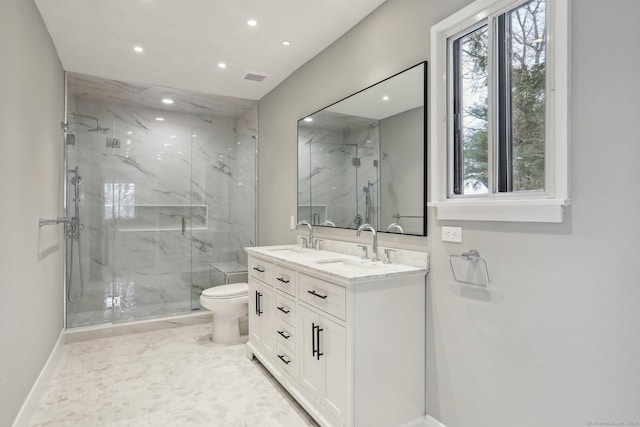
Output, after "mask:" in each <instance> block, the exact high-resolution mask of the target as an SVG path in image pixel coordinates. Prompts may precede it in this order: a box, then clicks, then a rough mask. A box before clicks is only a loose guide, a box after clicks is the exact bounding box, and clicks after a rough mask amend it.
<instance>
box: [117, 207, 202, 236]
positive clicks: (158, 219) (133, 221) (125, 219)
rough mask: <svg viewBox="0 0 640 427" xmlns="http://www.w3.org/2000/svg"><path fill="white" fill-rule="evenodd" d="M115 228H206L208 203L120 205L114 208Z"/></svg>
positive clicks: (176, 229) (127, 229)
mask: <svg viewBox="0 0 640 427" xmlns="http://www.w3.org/2000/svg"><path fill="white" fill-rule="evenodd" d="M115 217H116V229H117V230H118V231H122V232H137V231H183V221H184V222H185V226H184V228H185V229H186V230H206V229H207V228H208V226H209V205H160V204H157V205H156V204H140V205H135V204H133V205H121V206H119V207H118V208H116V213H115Z"/></svg>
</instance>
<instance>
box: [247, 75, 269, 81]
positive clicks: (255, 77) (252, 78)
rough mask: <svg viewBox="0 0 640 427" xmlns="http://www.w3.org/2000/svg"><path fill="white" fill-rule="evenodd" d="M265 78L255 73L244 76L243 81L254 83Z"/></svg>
mask: <svg viewBox="0 0 640 427" xmlns="http://www.w3.org/2000/svg"><path fill="white" fill-rule="evenodd" d="M266 77H267V76H263V75H262V74H256V73H247V75H246V76H244V79H245V80H251V81H254V82H261V81H263V80H264V79H265V78H266Z"/></svg>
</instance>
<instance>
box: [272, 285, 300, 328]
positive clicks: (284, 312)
mask: <svg viewBox="0 0 640 427" xmlns="http://www.w3.org/2000/svg"><path fill="white" fill-rule="evenodd" d="M276 317H277V318H278V319H281V320H284V321H285V322H287V323H288V324H290V325H291V326H295V325H296V303H295V301H293V300H291V299H289V298H287V297H285V296H284V295H281V294H279V293H276Z"/></svg>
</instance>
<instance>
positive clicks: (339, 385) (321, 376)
mask: <svg viewBox="0 0 640 427" xmlns="http://www.w3.org/2000/svg"><path fill="white" fill-rule="evenodd" d="M299 313H300V317H299V318H300V322H299V330H298V336H299V337H300V339H301V341H302V344H301V346H300V349H301V351H302V354H300V355H298V360H299V361H300V384H302V386H303V387H304V388H305V389H306V390H307V391H308V392H309V393H311V394H312V395H313V396H314V397H315V398H316V399H317V400H318V401H320V402H322V405H323V406H324V407H325V408H326V409H327V410H328V411H329V412H330V413H331V414H332V415H333V416H334V417H336V418H337V419H338V420H339V421H340V422H341V423H343V424H344V423H345V421H346V404H347V400H346V387H347V379H346V375H347V372H346V371H347V364H346V333H345V328H344V327H343V326H341V325H339V324H337V323H335V322H333V321H331V320H329V319H327V318H325V317H323V316H320V315H318V314H316V313H314V312H313V311H311V310H309V309H307V308H306V307H299Z"/></svg>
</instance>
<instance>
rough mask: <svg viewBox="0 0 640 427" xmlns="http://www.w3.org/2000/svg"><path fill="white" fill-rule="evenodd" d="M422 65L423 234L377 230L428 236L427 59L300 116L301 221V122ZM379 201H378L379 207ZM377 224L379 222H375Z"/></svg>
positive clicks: (297, 171) (298, 149) (298, 145)
mask: <svg viewBox="0 0 640 427" xmlns="http://www.w3.org/2000/svg"><path fill="white" fill-rule="evenodd" d="M420 65H423V66H424V68H423V71H424V73H423V76H422V78H423V94H422V95H423V109H424V115H423V143H422V144H423V168H422V185H423V195H422V197H423V199H422V218H423V221H422V234H418V233H403V234H399V233H389V232H387V231H386V230H377V229H376V231H377V232H379V233H388V234H398V235H402V236H427V200H428V187H427V169H428V164H429V163H428V160H429V159H428V150H427V148H428V147H427V141H428V88H427V84H428V62H427V61H421V62H419V63H417V64H415V65H413V66H411V67H408V68H406V69H404V70H402V71H399V72H397V73H395V74H393V75H391V76H389V77H387V78H385V79H383V80H380V81H379V82H376V83H374V84H372V85H370V86H367V87H365V88H364V89H361V90H359V91H357V92H354V93H352V94H351V95H348V96H346V97H344V98H341V99H339V100H338V101H336V102H333V103H331V104H329V105H327V106H325V107H323V108H321V109H319V110H317V111H314V112H313V113H310V114H307V115H305V116H304V117H302V118H300V119H299V120H298V121H297V126H296V162H297V164H296V178H297V179H296V220H297V221H300V218H298V210H299V206H300V188H299V187H300V168H299V164H300V157H299V156H300V144H299V141H300V122H301V121H303V120H304V119H305V118H307V117H310V116H313V115H314V114H317V113H319V112H321V111H324V110H326V109H328V108H330V107H333V106H334V105H336V104H338V103H340V102H342V101H345V100H347V99H349V98H351V97H353V96H356V95H358V94H361V93H363V92H365V91H367V90H369V89H371V88H373V87H375V86H377V85H379V84H381V83H383V82H386V81H387V80H390V79H392V78H394V77H396V76H398V75H400V74H402V73H404V72H406V71H409V70H411V69H413V68H416V67H419V66H420ZM407 111H408V110H407ZM309 193H310V194H311V182H309ZM310 202H312V200H310ZM379 203H380V202H379V201H378V208H379ZM375 225H377V224H375ZM314 227H323V228H336V229H342V230H354V229H352V228H348V227H337V226H336V227H330V226H326V225H321V224H317V225H314Z"/></svg>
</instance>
